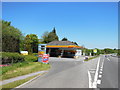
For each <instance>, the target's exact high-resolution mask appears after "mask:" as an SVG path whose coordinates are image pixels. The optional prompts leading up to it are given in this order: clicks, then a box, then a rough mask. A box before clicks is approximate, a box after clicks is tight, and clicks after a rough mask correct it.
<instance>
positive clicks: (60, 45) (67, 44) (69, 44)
mask: <svg viewBox="0 0 120 90" xmlns="http://www.w3.org/2000/svg"><path fill="white" fill-rule="evenodd" d="M46 47H47V48H83V47H81V46H78V45H76V44H74V43H72V42H70V41H52V42H50V43H48V44H47V45H46Z"/></svg>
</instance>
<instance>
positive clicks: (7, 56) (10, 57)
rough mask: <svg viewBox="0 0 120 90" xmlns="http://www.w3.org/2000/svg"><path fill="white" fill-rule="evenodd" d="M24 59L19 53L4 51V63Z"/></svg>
mask: <svg viewBox="0 0 120 90" xmlns="http://www.w3.org/2000/svg"><path fill="white" fill-rule="evenodd" d="M24 59H25V57H24V56H23V55H20V54H19V53H10V52H2V64H9V63H17V62H22V61H24Z"/></svg>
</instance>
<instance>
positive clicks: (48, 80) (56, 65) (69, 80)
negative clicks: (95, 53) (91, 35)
mask: <svg viewBox="0 0 120 90" xmlns="http://www.w3.org/2000/svg"><path fill="white" fill-rule="evenodd" d="M108 58H109V59H107V58H105V57H104V56H100V58H99V57H98V58H95V59H93V60H90V61H85V62H83V61H82V60H79V59H78V60H76V59H72V58H50V64H51V66H52V67H51V69H50V70H49V72H48V73H46V74H44V75H43V76H40V77H39V78H37V79H35V80H33V81H32V82H30V83H28V84H25V85H23V86H22V87H20V88H89V84H90V83H89V80H90V79H89V76H88V71H89V70H91V69H96V68H97V66H98V60H99V59H100V64H99V71H98V76H97V77H98V80H99V81H100V82H98V83H99V84H98V85H97V87H98V88H118V59H117V58H116V57H108ZM103 62H104V64H103ZM102 64H103V69H102V74H101V73H99V72H100V70H101V66H102ZM100 74H101V75H102V77H101V78H100V77H99V75H100ZM91 79H93V80H94V77H91Z"/></svg>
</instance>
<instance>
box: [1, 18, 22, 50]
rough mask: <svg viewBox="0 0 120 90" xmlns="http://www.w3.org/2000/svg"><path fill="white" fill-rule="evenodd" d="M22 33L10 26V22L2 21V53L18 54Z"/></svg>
mask: <svg viewBox="0 0 120 90" xmlns="http://www.w3.org/2000/svg"><path fill="white" fill-rule="evenodd" d="M21 36H22V33H21V31H20V30H19V29H17V28H15V27H13V26H11V22H7V21H4V20H2V51H3V52H19V51H20V42H21V39H20V38H21Z"/></svg>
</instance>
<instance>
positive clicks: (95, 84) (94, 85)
mask: <svg viewBox="0 0 120 90" xmlns="http://www.w3.org/2000/svg"><path fill="white" fill-rule="evenodd" d="M99 66H100V57H99V59H98V63H97V68H96V72H95V78H94V82H93V88H97V79H98V70H99Z"/></svg>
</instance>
